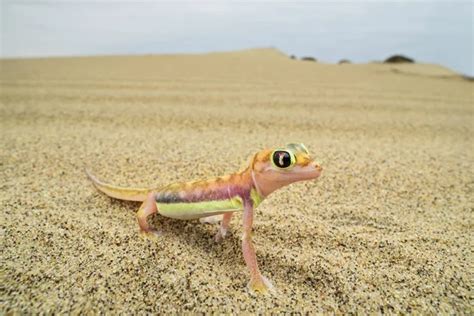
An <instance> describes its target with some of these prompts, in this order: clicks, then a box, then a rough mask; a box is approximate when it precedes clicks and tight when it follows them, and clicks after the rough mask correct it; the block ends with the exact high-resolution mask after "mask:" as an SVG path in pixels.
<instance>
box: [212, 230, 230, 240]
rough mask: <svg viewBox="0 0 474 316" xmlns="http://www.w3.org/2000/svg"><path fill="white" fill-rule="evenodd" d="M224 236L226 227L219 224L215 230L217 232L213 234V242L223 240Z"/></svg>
mask: <svg viewBox="0 0 474 316" xmlns="http://www.w3.org/2000/svg"><path fill="white" fill-rule="evenodd" d="M225 236H227V229H224V228H222V226H221V227H219V229H218V230H217V233H216V235H215V236H214V240H215V242H222V241H223V240H224V238H225Z"/></svg>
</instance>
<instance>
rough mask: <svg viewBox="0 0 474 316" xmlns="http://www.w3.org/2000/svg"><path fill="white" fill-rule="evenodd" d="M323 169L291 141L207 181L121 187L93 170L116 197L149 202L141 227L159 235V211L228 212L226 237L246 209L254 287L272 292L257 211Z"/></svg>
mask: <svg viewBox="0 0 474 316" xmlns="http://www.w3.org/2000/svg"><path fill="white" fill-rule="evenodd" d="M321 170H322V169H321V167H320V166H319V165H318V164H317V163H315V162H314V161H313V160H312V159H311V157H310V156H309V152H308V150H307V149H306V147H305V146H304V145H303V144H289V145H287V146H286V148H284V149H276V150H263V151H261V152H259V153H257V154H255V155H254V157H253V159H252V161H251V163H250V165H249V166H248V167H247V168H246V169H245V170H243V171H240V172H236V173H234V174H231V175H228V176H223V177H218V178H214V179H210V180H204V181H194V182H181V183H174V184H170V185H167V186H164V187H159V188H121V187H117V186H113V185H110V184H107V183H104V182H102V181H100V180H98V179H97V178H96V177H94V176H93V175H92V174H90V173H89V172H87V173H88V175H89V177H90V179H91V180H92V181H93V182H94V184H95V186H96V187H97V188H98V189H99V190H100V191H102V192H104V193H105V194H107V195H108V196H111V197H113V198H117V199H122V200H129V201H143V204H142V206H141V207H140V209H139V210H138V212H137V219H138V224H139V226H140V229H141V231H142V232H143V233H145V234H154V233H156V231H155V230H153V229H152V228H151V227H150V226H149V225H148V222H147V217H148V216H150V215H152V214H154V213H158V214H160V215H162V216H165V217H170V218H176V219H184V220H188V219H196V218H208V217H215V215H223V217H222V223H221V226H220V228H219V231H218V233H217V235H216V240H217V241H220V240H222V239H223V238H224V237H225V235H226V233H227V230H228V227H229V223H230V219H231V217H232V214H233V213H235V212H239V211H240V212H243V213H244V214H243V226H244V236H243V237H242V249H243V253H244V259H245V262H246V263H247V266H248V267H249V269H250V274H251V280H250V283H249V287H250V289H251V290H252V291H257V292H267V291H268V290H270V289H271V284H270V282H269V281H268V280H266V279H265V278H264V277H263V276H262V275H261V274H260V271H259V269H258V266H257V262H256V257H255V250H254V248H253V245H252V243H251V234H250V232H251V229H252V222H253V210H254V209H255V208H256V207H257V206H258V205H259V204H260V203H261V202H262V201H263V199H264V198H265V197H267V196H268V195H269V194H270V193H271V192H273V191H275V190H276V189H278V188H280V187H282V186H285V185H288V184H290V183H292V182H296V181H302V180H310V179H315V178H317V177H318V176H319V175H320V173H321Z"/></svg>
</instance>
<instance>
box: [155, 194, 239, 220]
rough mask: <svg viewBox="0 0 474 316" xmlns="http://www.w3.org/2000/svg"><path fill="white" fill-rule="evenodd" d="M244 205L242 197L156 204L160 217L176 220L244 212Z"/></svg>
mask: <svg viewBox="0 0 474 316" xmlns="http://www.w3.org/2000/svg"><path fill="white" fill-rule="evenodd" d="M242 205H243V203H242V199H241V198H240V197H234V198H232V199H227V200H217V201H202V202H192V203H183V202H172V203H161V202H157V203H156V206H157V207H158V213H159V214H160V215H163V216H165V217H170V218H176V219H196V218H202V217H208V216H212V215H219V214H224V213H229V212H238V211H242V210H243V207H242Z"/></svg>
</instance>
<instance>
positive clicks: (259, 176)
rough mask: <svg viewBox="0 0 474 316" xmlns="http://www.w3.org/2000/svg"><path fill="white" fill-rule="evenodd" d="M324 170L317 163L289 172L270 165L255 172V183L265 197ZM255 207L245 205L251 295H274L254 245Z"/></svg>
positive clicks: (244, 243) (244, 249)
mask: <svg viewBox="0 0 474 316" xmlns="http://www.w3.org/2000/svg"><path fill="white" fill-rule="evenodd" d="M321 171H322V168H321V166H319V165H318V164H317V163H315V162H311V163H309V164H308V165H306V166H304V167H301V166H295V167H293V168H292V169H291V170H289V171H280V170H276V169H274V168H273V167H272V166H271V165H268V166H266V167H264V168H263V169H262V171H260V172H256V171H253V181H254V184H255V187H256V188H257V189H258V191H259V193H260V194H261V195H263V196H264V197H266V196H268V195H269V194H270V193H272V192H273V191H275V190H277V189H279V188H281V187H283V186H286V185H289V184H291V183H293V182H297V181H304V180H312V179H316V178H318V177H319V176H320V175H321ZM253 213H254V211H253V206H252V203H251V202H250V201H249V202H247V203H245V204H244V217H243V236H242V252H243V255H244V259H245V263H246V264H247V267H248V269H249V271H250V282H249V284H248V288H249V290H250V293H252V294H255V293H260V294H267V293H274V291H275V289H274V287H273V285H272V284H271V282H270V281H269V280H268V279H267V278H265V277H264V276H263V275H262V274H261V273H260V269H259V268H258V264H257V258H256V255H255V248H254V246H253V244H252V235H251V233H252V224H253Z"/></svg>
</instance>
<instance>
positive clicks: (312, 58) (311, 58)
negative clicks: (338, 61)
mask: <svg viewBox="0 0 474 316" xmlns="http://www.w3.org/2000/svg"><path fill="white" fill-rule="evenodd" d="M301 60H304V61H316V58H314V57H311V56H305V57H301Z"/></svg>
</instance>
